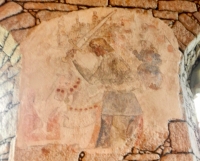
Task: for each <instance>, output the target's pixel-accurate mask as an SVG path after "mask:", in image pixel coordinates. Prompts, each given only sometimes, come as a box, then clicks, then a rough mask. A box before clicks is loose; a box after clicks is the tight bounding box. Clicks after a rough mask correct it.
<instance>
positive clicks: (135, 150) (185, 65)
mask: <svg viewBox="0 0 200 161" xmlns="http://www.w3.org/2000/svg"><path fill="white" fill-rule="evenodd" d="M95 7H107V8H127V10H130V11H134V12H137V14H144V15H146V16H153V17H155V18H158V19H160V20H161V21H163V22H164V23H166V24H167V25H168V26H169V27H171V28H172V31H173V32H174V35H175V37H176V38H177V40H178V44H179V49H180V50H181V51H182V53H183V58H182V61H181V64H180V74H179V78H180V86H181V90H180V91H179V92H178V93H179V96H180V100H181V102H180V103H182V113H180V114H181V115H182V114H183V117H173V114H174V113H173V112H172V111H171V116H172V117H171V118H169V119H168V122H165V125H164V122H163V125H164V126H163V128H164V131H165V132H159V130H157V133H156V134H154V132H155V131H154V130H150V131H149V135H148V132H146V136H145V137H144V138H145V139H144V138H143V140H142V139H141V140H140V141H141V143H140V145H135V144H133V142H134V139H133V140H131V139H132V138H130V140H128V141H127V143H126V144H127V147H129V150H128V151H127V152H126V153H123V156H124V158H123V159H124V160H161V161H162V160H163V161H165V160H177V161H178V160H183V161H184V160H185V161H186V160H187V161H188V160H199V159H200V154H199V147H200V146H199V130H198V127H197V120H196V116H195V110H194V105H193V102H192V99H193V96H192V94H191V91H190V89H189V85H188V82H187V79H188V77H189V75H190V72H191V69H192V65H193V64H194V62H195V61H196V59H197V57H198V55H199V44H198V42H199V35H198V34H199V31H200V24H199V23H200V12H199V7H200V2H199V1H194V0H188V1H187V0H184V1H179V0H175V1H159V0H126V1H125V0H124V1H122V0H110V1H107V0H66V1H64V0H17V1H10V0H7V1H6V0H0V26H2V27H4V28H5V29H6V30H7V31H6V30H5V29H3V28H1V31H0V45H1V53H0V83H1V84H0V86H1V91H0V95H1V96H0V106H1V107H0V120H1V122H0V160H2V161H7V160H9V161H11V160H14V152H15V151H16V153H17V154H18V158H17V159H18V160H20V161H21V160H27V158H30V156H32V155H33V154H34V155H35V158H34V159H36V160H37V159H38V158H40V157H41V156H43V155H44V154H46V155H47V156H46V157H45V158H43V160H50V158H51V159H52V158H56V157H57V159H52V160H67V159H68V160H73V159H70V158H77V159H75V160H95V161H96V160H113V161H114V160H116V157H115V156H114V155H113V154H107V155H102V154H99V153H93V154H90V153H87V151H84V150H83V151H84V152H83V153H81V152H80V151H78V152H77V151H76V152H73V150H76V149H77V147H76V146H75V147H69V146H67V145H66V146H65V145H59V144H49V145H45V146H44V145H42V146H39V147H29V150H22V149H20V148H19V149H15V139H16V122H17V111H18V106H19V104H20V101H19V98H18V96H19V91H18V88H19V87H18V84H19V81H20V79H19V72H20V70H21V64H20V63H21V62H20V59H21V52H20V46H19V44H20V43H21V42H23V40H24V39H26V38H27V37H28V36H30V35H31V34H32V33H34V31H35V30H38V29H37V28H36V26H38V25H39V24H41V23H42V22H46V21H49V20H51V19H53V18H57V17H61V16H64V15H65V16H66V17H67V16H68V15H69V16H70V15H71V14H69V13H70V12H73V11H78V10H88V9H89V8H95ZM93 21H98V16H93ZM123 21H124V22H121V23H122V24H123V23H124V24H126V19H124V20H123ZM42 24H43V23H42ZM66 24H68V22H67V23H66ZM155 24H156V23H155ZM43 25H44V24H43ZM64 25H65V24H62V23H60V24H59V25H58V28H60V30H59V32H60V35H65V34H66V33H65V31H64V30H63V29H62V28H63V26H64ZM51 26H52V25H50V26H49V27H51ZM151 27H153V26H151ZM45 28H46V29H48V25H46V26H45ZM146 28H148V27H145V26H144V28H143V29H144V30H145V29H146ZM43 30H45V29H43ZM152 30H153V28H152ZM41 32H45V31H42V29H41ZM127 32H128V31H127ZM41 35H42V34H41ZM156 35H157V34H156ZM12 37H13V38H14V39H13V38H12ZM41 38H42V36H41ZM58 39H59V41H60V43H61V46H62V45H63V46H64V45H66V44H65V43H66V42H65V41H66V39H65V38H64V39H62V37H60V38H58ZM138 40H139V39H138ZM45 41H46V40H45V39H42V42H41V43H43V42H45ZM160 42H162V39H160ZM23 43H24V42H23ZM155 46H156V45H155ZM98 50H99V49H98ZM168 50H169V51H171V52H172V51H173V48H171V47H168ZM138 53H139V54H142V53H143V51H140V50H138ZM159 54H160V53H159ZM135 55H137V54H135ZM176 56H178V55H174V54H172V53H170V54H169V57H168V58H172V59H173V57H176ZM139 59H140V60H142V58H141V57H139ZM165 61H166V59H164V60H163V62H165ZM32 63H34V62H30V64H32ZM177 77H178V75H177ZM145 82H147V83H145ZM165 83H166V82H165ZM167 83H170V82H167ZM144 84H148V81H147V80H145V79H144ZM171 84H173V83H171ZM145 88H146V87H145ZM169 89H170V87H169ZM32 94H33V93H32ZM30 95H31V94H30ZM166 95H167V94H166ZM31 97H33V95H31V96H30V98H31ZM154 101H155V100H154ZM150 102H151V101H150ZM171 103H172V102H171ZM162 108H164V107H161V109H162ZM166 108H167V107H166ZM165 111H166V109H165ZM33 113H34V112H33ZM33 113H30V115H28V118H29V119H30V118H31V117H32V116H33ZM152 113H155V116H159V117H158V118H162V117H163V116H164V115H165V113H164V114H163V113H162V112H159V111H158V110H152ZM156 113H157V114H156ZM165 117H166V116H165ZM163 118H164V117H163ZM148 119H149V118H148V117H146V119H145V120H144V126H148V124H146V125H145V121H148ZM150 120H151V119H150ZM155 120H156V119H155ZM155 120H154V121H153V122H154V123H153V122H151V121H150V122H151V123H153V124H151V123H149V124H150V125H151V126H152V127H151V128H153V127H154V126H155V127H156V126H157V123H156V121H155ZM34 121H35V120H33V122H34ZM36 122H37V120H36ZM25 123H27V125H28V121H27V122H26V121H25ZM160 123H161V124H162V121H161V122H159V123H158V125H159V124H160ZM27 125H26V126H27ZM34 126H38V124H34ZM53 126H54V127H55V125H53ZM151 128H150V129H151ZM153 134H154V137H153ZM156 138H157V139H156ZM44 140H45V139H44ZM149 140H151V141H150V142H154V140H155V144H148V143H149ZM158 140H159V141H158ZM40 145H41V144H40ZM133 146H135V147H133ZM131 148H132V149H131ZM32 152H35V153H32ZM63 152H64V153H63ZM19 154H20V155H19ZM58 154H59V155H58ZM20 156H21V157H20ZM121 156H122V154H121Z"/></svg>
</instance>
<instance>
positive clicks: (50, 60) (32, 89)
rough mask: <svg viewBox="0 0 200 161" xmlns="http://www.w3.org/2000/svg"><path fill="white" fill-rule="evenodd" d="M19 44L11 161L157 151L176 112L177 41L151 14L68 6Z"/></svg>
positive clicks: (178, 115) (179, 116) (179, 115)
mask: <svg viewBox="0 0 200 161" xmlns="http://www.w3.org/2000/svg"><path fill="white" fill-rule="evenodd" d="M20 47H21V52H22V55H23V59H22V71H21V84H20V100H21V104H20V110H19V120H18V131H17V142H16V151H15V161H23V160H30V161H33V160H36V159H37V158H41V159H40V160H45V161H47V160H51V159H50V158H54V160H55V161H57V160H70V161H72V160H78V158H83V159H84V158H85V159H86V158H88V159H86V160H94V158H95V157H98V158H102V160H105V161H107V160H108V159H109V158H111V159H114V160H119V159H122V156H124V155H125V154H127V153H128V152H130V150H131V148H132V147H134V146H135V147H137V148H141V149H148V150H149V151H154V150H156V149H157V148H158V146H159V145H161V144H163V143H164V141H165V140H166V139H167V137H168V134H169V131H168V126H167V125H168V121H170V120H173V119H183V118H182V117H183V116H182V111H181V107H180V101H179V88H180V87H179V79H178V72H179V68H178V65H179V62H180V52H179V50H178V43H177V41H176V38H175V36H174V35H173V32H172V30H171V29H170V28H168V26H167V25H166V24H164V23H163V22H161V21H160V20H158V19H155V18H153V17H152V16H149V15H145V14H141V13H137V11H136V10H124V9H112V8H95V9H90V10H85V11H78V12H72V13H69V14H68V15H63V16H61V17H59V18H56V19H52V20H50V21H48V22H42V23H41V25H39V26H38V27H36V28H35V30H33V31H32V32H31V33H30V34H29V36H28V37H27V38H26V39H25V40H24V41H23V42H22V43H21V45H20ZM82 151H84V153H81V152H82ZM149 156H150V155H149ZM92 158H93V159H92ZM151 158H154V159H155V158H159V155H157V154H152V155H151ZM147 160H148V159H147Z"/></svg>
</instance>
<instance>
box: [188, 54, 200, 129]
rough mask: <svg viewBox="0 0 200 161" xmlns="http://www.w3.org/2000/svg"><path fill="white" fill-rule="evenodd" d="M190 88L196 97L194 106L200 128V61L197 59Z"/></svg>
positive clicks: (191, 76) (191, 75)
mask: <svg viewBox="0 0 200 161" xmlns="http://www.w3.org/2000/svg"><path fill="white" fill-rule="evenodd" d="M189 79H190V88H191V91H192V93H193V95H194V98H193V99H194V105H195V111H196V115H197V120H198V127H200V60H199V57H198V58H197V60H196V62H195V64H194V65H193V68H192V71H191V74H190V77H189Z"/></svg>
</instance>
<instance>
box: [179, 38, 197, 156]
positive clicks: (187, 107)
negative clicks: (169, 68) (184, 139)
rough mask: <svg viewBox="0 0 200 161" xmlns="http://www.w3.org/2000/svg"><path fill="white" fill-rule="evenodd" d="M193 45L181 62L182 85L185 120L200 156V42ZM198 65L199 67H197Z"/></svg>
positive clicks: (194, 149) (184, 54)
mask: <svg viewBox="0 0 200 161" xmlns="http://www.w3.org/2000/svg"><path fill="white" fill-rule="evenodd" d="M191 44H192V45H193V47H191V46H188V48H187V49H186V50H185V52H184V53H183V57H182V60H181V64H180V75H179V77H180V85H181V95H180V97H181V99H182V107H183V113H184V115H185V116H184V117H185V120H186V122H187V124H188V129H189V136H190V141H191V147H192V149H193V153H194V154H195V155H197V156H199V147H200V140H199V138H200V137H199V126H198V125H199V120H200V118H199V112H200V111H199V108H195V103H196V104H197V107H199V103H200V101H199V99H198V98H199V96H198V95H199V94H198V93H199V89H198V88H196V87H198V86H199V85H198V83H197V76H198V75H199V74H198V73H199V72H200V71H199V70H198V69H199V67H200V65H199V55H200V43H199V42H197V41H195V42H191ZM195 44H196V46H195ZM196 67H197V68H196Z"/></svg>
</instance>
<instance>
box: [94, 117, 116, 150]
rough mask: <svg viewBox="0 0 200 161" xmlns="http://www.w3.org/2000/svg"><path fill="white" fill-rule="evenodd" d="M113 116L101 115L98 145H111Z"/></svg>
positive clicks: (105, 146)
mask: <svg viewBox="0 0 200 161" xmlns="http://www.w3.org/2000/svg"><path fill="white" fill-rule="evenodd" d="M112 120H113V116H110V115H102V116H101V129H100V133H99V138H98V140H97V147H103V148H108V147H110V143H111V142H110V132H111V125H112Z"/></svg>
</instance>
